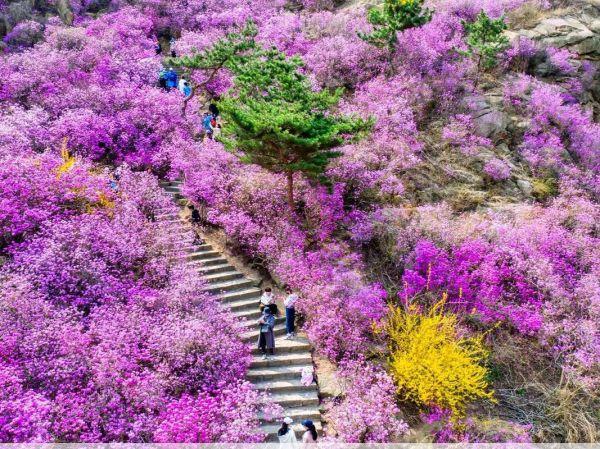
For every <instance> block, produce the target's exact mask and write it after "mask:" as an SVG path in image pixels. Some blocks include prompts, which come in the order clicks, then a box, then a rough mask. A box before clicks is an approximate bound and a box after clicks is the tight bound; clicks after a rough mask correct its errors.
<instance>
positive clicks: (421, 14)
mask: <svg viewBox="0 0 600 449" xmlns="http://www.w3.org/2000/svg"><path fill="white" fill-rule="evenodd" d="M423 1H424V0H384V3H383V6H378V7H373V8H370V9H369V12H368V16H367V20H368V21H369V23H370V24H371V25H373V32H372V33H369V34H366V33H358V35H359V36H360V38H361V39H363V40H365V41H366V42H368V43H370V44H372V45H375V46H377V47H380V48H383V47H387V48H388V50H389V52H390V54H392V53H393V52H394V51H395V49H396V44H397V43H398V37H397V33H398V32H401V31H404V30H406V29H409V28H414V27H418V26H421V25H424V24H426V23H427V22H429V21H430V20H431V16H432V14H433V11H431V10H430V9H427V8H423Z"/></svg>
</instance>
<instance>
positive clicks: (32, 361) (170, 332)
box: [0, 153, 268, 442]
mask: <svg viewBox="0 0 600 449" xmlns="http://www.w3.org/2000/svg"><path fill="white" fill-rule="evenodd" d="M30 159H32V160H33V161H31V160H29V159H27V158H23V160H24V162H25V163H28V164H29V165H26V164H25V163H24V164H23V167H25V168H27V167H28V168H29V169H30V170H33V173H31V174H27V172H26V171H22V172H17V180H18V181H19V182H20V183H21V184H22V187H20V189H21V191H22V192H23V199H24V200H28V201H30V202H31V203H30V205H31V206H30V207H29V208H28V207H25V206H27V202H26V203H25V204H21V203H19V202H15V203H8V202H7V200H8V199H9V198H11V195H8V194H3V195H2V201H3V207H4V208H3V213H5V214H6V213H9V215H5V217H6V216H8V217H12V218H11V221H10V222H8V223H7V225H10V227H9V228H8V229H7V231H6V235H7V236H8V237H11V238H13V239H14V238H18V239H17V241H14V242H12V243H11V245H10V246H9V247H8V253H9V255H10V257H9V259H8V261H7V263H5V264H4V266H3V267H2V270H1V272H0V279H1V281H0V284H1V285H0V288H1V289H2V292H3V294H2V297H1V299H0V327H1V328H2V332H3V338H0V385H2V393H0V441H7V442H51V441H65V442H78V441H82V442H98V441H122V442H142V441H152V440H153V439H154V438H157V439H158V438H159V436H158V435H159V434H156V435H157V436H155V432H157V429H159V428H161V425H162V424H161V421H160V420H159V417H160V416H163V415H164V413H166V412H165V410H166V408H167V406H168V404H170V403H172V402H176V401H178V400H179V399H180V398H181V397H182V396H185V397H191V396H195V395H201V396H203V397H211V398H214V399H213V400H212V403H213V404H214V407H213V408H211V409H209V410H207V411H206V413H205V415H206V416H208V417H210V419H211V422H212V423H213V424H214V426H215V427H216V426H221V427H223V426H226V425H227V426H228V425H229V424H230V420H231V419H232V417H234V416H237V421H236V424H237V425H238V427H234V428H232V429H231V431H230V432H229V433H227V434H219V435H217V434H211V435H209V436H207V437H206V438H209V439H208V440H206V439H202V440H201V441H217V440H218V441H243V440H247V439H251V441H261V440H262V439H263V438H264V435H262V434H261V433H260V432H258V430H257V427H258V421H257V416H258V412H259V411H260V407H261V404H263V403H265V404H267V403H268V401H267V398H262V399H261V401H256V393H254V392H253V391H252V390H251V389H250V387H249V386H248V385H245V384H240V385H239V387H231V389H227V388H224V387H223V385H235V384H237V382H238V381H239V379H240V378H241V377H243V376H244V373H245V371H246V369H247V366H248V363H249V361H250V355H249V349H248V347H247V346H246V345H245V344H244V343H243V342H241V341H240V339H239V335H238V330H237V327H236V323H235V321H234V318H233V316H232V315H231V314H230V313H229V312H227V311H224V310H222V309H221V308H220V307H219V306H218V304H217V302H216V300H215V299H214V298H213V297H211V296H208V295H207V294H203V293H202V292H201V291H202V282H201V281H200V279H199V278H198V274H197V273H196V272H195V271H193V270H191V269H190V268H187V267H186V266H185V265H183V264H181V260H182V258H181V256H182V254H181V252H180V251H179V250H178V248H179V245H181V244H182V243H185V239H187V238H189V239H190V240H191V237H188V236H185V235H183V236H179V235H178V234H177V233H176V232H173V230H172V229H171V228H170V225H169V224H167V223H161V222H156V221H154V220H155V219H156V217H157V216H158V214H159V213H162V212H163V211H169V210H170V211H174V210H175V207H174V206H173V205H172V204H171V202H170V200H169V199H168V198H167V197H166V196H165V195H164V194H163V193H162V192H161V191H160V190H159V188H158V185H157V183H156V179H155V178H154V177H153V176H152V175H150V174H147V173H133V172H131V171H130V170H129V169H127V168H126V167H124V168H122V169H121V170H120V176H119V178H118V181H117V190H116V191H115V190H112V189H109V188H108V177H107V176H106V175H105V174H102V173H101V172H100V173H97V174H92V173H90V170H91V167H90V165H89V163H87V162H84V161H81V160H76V159H74V164H73V165H71V166H69V168H68V169H65V170H64V171H63V170H60V169H58V170H57V166H60V165H61V162H62V163H63V164H64V162H65V161H62V160H61V159H60V158H58V160H56V159H57V158H55V157H54V156H53V155H52V154H51V153H46V154H43V155H41V156H38V160H37V162H38V163H36V160H35V159H33V157H32V156H31V157H30ZM43 169H45V170H43ZM35 170H38V171H37V172H36V171H35ZM13 175H14V170H13ZM44 176H46V177H44ZM37 178H39V179H40V181H44V180H45V181H46V182H45V183H44V182H40V183H33V182H31V180H32V179H37ZM9 179H10V178H9ZM3 185H4V186H12V185H13V184H11V182H10V180H9V181H8V182H4V183H3ZM15 185H19V184H15ZM24 189H26V190H24ZM88 190H89V193H88ZM101 194H103V195H104V197H103V198H102V199H101V200H99V201H96V199H97V196H99V195H101ZM32 201H33V202H32ZM53 201H54V202H55V203H56V207H49V206H50V205H52V204H53V203H52V202H53ZM93 201H94V202H93ZM78 202H82V205H81V206H80V207H69V204H78ZM43 206H45V207H46V209H43ZM19 208H20V209H19ZM36 210H38V211H39V212H38V215H31V218H32V219H31V220H28V221H19V217H20V216H21V215H23V214H25V216H26V217H27V214H30V213H31V211H33V212H34V213H35V211H36ZM42 210H43V211H44V212H45V214H44V215H39V214H41V213H42ZM25 223H28V227H26V228H23V226H22V224H25ZM181 239H184V242H181V241H180V240H181ZM216 335H218V339H217V338H215V336H216ZM181 426H183V423H182V424H181ZM172 428H173V429H174V432H175V433H174V434H172V435H176V434H177V432H179V431H178V430H177V426H176V425H175V424H173V426H172ZM241 429H243V431H244V432H247V433H245V434H244V433H241V432H242V430H241ZM183 431H184V429H183V428H181V432H183ZM250 435H251V436H250ZM163 438H166V440H165V439H163V440H161V441H168V438H170V436H169V434H167V435H166V436H163ZM173 438H175V436H173ZM190 438H191V439H188V440H187V441H193V442H199V441H200V440H198V441H196V440H194V439H193V438H192V437H190ZM203 438H205V437H203Z"/></svg>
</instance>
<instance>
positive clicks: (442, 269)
mask: <svg viewBox="0 0 600 449" xmlns="http://www.w3.org/2000/svg"><path fill="white" fill-rule="evenodd" d="M563 188H564V189H565V191H568V192H570V193H568V194H567V193H565V195H564V196H559V197H558V198H557V199H556V200H554V202H553V203H552V204H551V205H549V206H547V207H541V206H518V207H516V206H515V207H513V208H511V209H507V210H505V211H504V212H503V213H494V212H492V211H490V212H488V213H472V214H469V215H462V216H461V217H453V216H452V215H451V213H450V211H449V210H448V209H445V208H440V207H434V208H432V207H422V208H419V209H418V210H417V211H415V212H413V213H409V212H408V211H403V210H387V211H382V212H380V213H379V214H378V215H377V216H376V217H374V218H377V220H380V222H379V223H377V222H376V223H375V226H374V230H373V236H374V237H375V238H387V237H385V236H386V235H393V236H395V240H396V245H395V250H394V258H395V261H396V265H397V266H398V267H399V268H398V270H399V271H400V272H401V273H402V278H403V282H404V287H403V288H402V289H401V291H400V293H399V295H400V296H401V299H402V300H405V299H406V298H411V297H412V296H413V295H417V294H418V295H424V296H426V295H428V294H429V292H431V294H432V295H433V298H437V297H439V294H440V293H441V292H447V293H448V298H449V299H448V307H451V308H453V309H454V310H456V311H457V313H460V314H463V315H464V314H468V315H470V316H471V317H472V318H473V319H477V320H479V321H482V322H484V323H489V324H493V323H495V322H497V321H501V322H505V323H509V324H510V325H511V326H512V327H513V328H514V329H516V330H518V331H519V332H521V333H525V334H530V335H534V336H536V337H537V338H538V340H539V341H540V342H541V343H542V344H543V345H544V346H545V347H546V348H547V349H548V351H549V352H551V353H553V354H555V355H556V356H557V357H558V358H559V359H560V360H561V363H562V365H563V367H564V368H565V369H566V370H567V371H568V372H570V373H571V374H572V375H573V376H574V377H577V378H578V379H579V380H580V381H582V382H584V383H585V384H590V385H593V384H594V383H595V381H594V380H593V378H594V373H596V372H597V370H598V366H599V361H600V360H599V359H598V354H600V352H599V351H598V344H597V342H598V340H597V326H594V325H593V324H592V323H593V322H594V321H595V320H597V310H596V309H597V308H596V307H595V305H594V304H595V302H596V300H595V298H596V297H597V294H598V291H599V290H598V289H599V288H600V285H598V283H597V282H595V281H594V280H593V279H594V277H597V274H595V273H596V271H597V270H596V267H595V264H594V263H592V262H591V261H592V260H594V258H595V257H597V254H596V253H597V252H598V248H599V245H598V239H597V236H596V235H595V233H594V227H593V225H592V223H594V220H597V218H596V217H597V215H598V207H597V205H596V204H595V203H594V202H592V201H590V200H589V199H586V198H585V195H584V194H582V192H581V191H580V190H575V189H574V188H573V187H568V186H564V187H563ZM378 236H379V237H378ZM569 304H570V305H569ZM573 304H577V305H578V306H577V307H573ZM576 323H578V324H576Z"/></svg>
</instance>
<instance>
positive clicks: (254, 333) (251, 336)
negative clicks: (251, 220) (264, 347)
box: [241, 323, 285, 350]
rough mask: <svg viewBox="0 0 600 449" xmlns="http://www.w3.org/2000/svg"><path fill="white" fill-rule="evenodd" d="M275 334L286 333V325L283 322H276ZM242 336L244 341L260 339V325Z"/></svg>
mask: <svg viewBox="0 0 600 449" xmlns="http://www.w3.org/2000/svg"><path fill="white" fill-rule="evenodd" d="M273 334H274V335H275V337H277V336H280V335H285V325H284V324H283V323H281V324H276V325H275V327H274V328H273ZM241 337H242V341H254V340H258V326H256V328H255V329H253V330H251V331H248V332H244V333H243V334H242V336H241ZM275 350H277V342H275Z"/></svg>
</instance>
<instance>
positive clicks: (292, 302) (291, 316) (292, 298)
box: [283, 286, 298, 340]
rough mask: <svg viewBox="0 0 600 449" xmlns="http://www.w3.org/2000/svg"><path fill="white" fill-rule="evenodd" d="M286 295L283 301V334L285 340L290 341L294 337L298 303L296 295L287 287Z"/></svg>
mask: <svg viewBox="0 0 600 449" xmlns="http://www.w3.org/2000/svg"><path fill="white" fill-rule="evenodd" d="M285 292H286V293H287V296H286V298H285V299H284V300H283V305H284V307H285V332H286V336H285V339H286V340H290V339H291V338H294V337H295V336H296V332H295V331H296V324H295V321H296V301H298V295H297V294H295V293H293V292H292V289H291V288H290V287H289V286H286V287H285Z"/></svg>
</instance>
